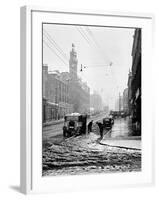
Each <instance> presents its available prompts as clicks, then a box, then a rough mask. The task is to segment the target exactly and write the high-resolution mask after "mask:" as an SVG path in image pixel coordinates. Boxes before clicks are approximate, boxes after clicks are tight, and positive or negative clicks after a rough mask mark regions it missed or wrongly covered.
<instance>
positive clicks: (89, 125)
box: [88, 120, 93, 133]
mask: <svg viewBox="0 0 159 200" xmlns="http://www.w3.org/2000/svg"><path fill="white" fill-rule="evenodd" d="M92 125H93V120H91V121H90V122H89V124H88V133H90V132H92Z"/></svg>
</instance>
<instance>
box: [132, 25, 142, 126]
mask: <svg viewBox="0 0 159 200" xmlns="http://www.w3.org/2000/svg"><path fill="white" fill-rule="evenodd" d="M132 59H133V62H132V81H131V92H132V111H133V112H132V115H133V116H132V117H133V121H134V122H135V123H137V126H139V127H140V125H141V29H139V28H138V29H136V30H135V34H134V42H133V49H132Z"/></svg>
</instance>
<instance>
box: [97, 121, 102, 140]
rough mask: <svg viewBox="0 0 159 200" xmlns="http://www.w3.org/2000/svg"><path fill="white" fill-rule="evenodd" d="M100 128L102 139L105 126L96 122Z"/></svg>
mask: <svg viewBox="0 0 159 200" xmlns="http://www.w3.org/2000/svg"><path fill="white" fill-rule="evenodd" d="M96 124H97V125H98V127H99V132H100V137H101V138H103V124H102V123H101V122H96Z"/></svg>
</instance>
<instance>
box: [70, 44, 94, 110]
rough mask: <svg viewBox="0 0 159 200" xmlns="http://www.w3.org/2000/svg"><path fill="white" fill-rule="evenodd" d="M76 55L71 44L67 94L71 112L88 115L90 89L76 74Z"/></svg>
mask: <svg viewBox="0 0 159 200" xmlns="http://www.w3.org/2000/svg"><path fill="white" fill-rule="evenodd" d="M77 65H78V59H77V53H76V51H75V45H74V44H72V50H71V52H70V60H69V80H68V82H69V94H70V103H71V104H72V105H73V112H79V113H89V110H90V88H89V87H88V86H87V83H84V82H82V81H81V79H80V78H79V77H78V74H77Z"/></svg>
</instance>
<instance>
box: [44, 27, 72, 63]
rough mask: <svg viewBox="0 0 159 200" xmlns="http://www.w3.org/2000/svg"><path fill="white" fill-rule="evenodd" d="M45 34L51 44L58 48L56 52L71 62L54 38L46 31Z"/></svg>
mask: <svg viewBox="0 0 159 200" xmlns="http://www.w3.org/2000/svg"><path fill="white" fill-rule="evenodd" d="M44 32H45V34H44V36H45V37H46V38H47V39H48V40H49V42H51V43H52V45H53V46H54V47H55V48H56V50H57V51H58V52H59V53H60V54H61V55H62V57H63V58H64V59H65V60H67V61H68V60H69V59H68V57H67V55H66V54H65V53H64V51H63V50H62V49H61V48H60V46H59V45H58V44H57V42H56V41H55V40H54V39H53V38H52V36H51V35H50V34H49V33H48V32H47V31H46V30H44Z"/></svg>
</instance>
